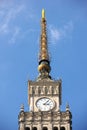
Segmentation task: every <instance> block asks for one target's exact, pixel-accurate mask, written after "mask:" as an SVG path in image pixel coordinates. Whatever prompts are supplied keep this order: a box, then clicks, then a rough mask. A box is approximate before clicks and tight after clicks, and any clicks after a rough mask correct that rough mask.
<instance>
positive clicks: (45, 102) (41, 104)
mask: <svg viewBox="0 0 87 130" xmlns="http://www.w3.org/2000/svg"><path fill="white" fill-rule="evenodd" d="M36 106H37V107H38V109H40V110H41V111H49V110H51V109H53V108H54V106H55V102H54V101H52V100H51V99H49V98H45V97H44V98H40V99H39V100H37V102H36Z"/></svg>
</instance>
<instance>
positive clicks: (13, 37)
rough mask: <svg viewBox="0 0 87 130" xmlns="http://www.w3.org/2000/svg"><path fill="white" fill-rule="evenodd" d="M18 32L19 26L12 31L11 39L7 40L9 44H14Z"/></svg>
mask: <svg viewBox="0 0 87 130" xmlns="http://www.w3.org/2000/svg"><path fill="white" fill-rule="evenodd" d="M19 34H20V28H19V27H15V29H14V33H13V35H12V37H11V39H10V40H9V43H10V44H14V43H15V42H16V40H17V38H18V36H19Z"/></svg>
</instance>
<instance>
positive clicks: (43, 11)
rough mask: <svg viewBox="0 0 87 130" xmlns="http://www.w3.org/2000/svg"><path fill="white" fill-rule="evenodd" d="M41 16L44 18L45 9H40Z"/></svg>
mask: <svg viewBox="0 0 87 130" xmlns="http://www.w3.org/2000/svg"><path fill="white" fill-rule="evenodd" d="M42 18H45V10H44V9H42Z"/></svg>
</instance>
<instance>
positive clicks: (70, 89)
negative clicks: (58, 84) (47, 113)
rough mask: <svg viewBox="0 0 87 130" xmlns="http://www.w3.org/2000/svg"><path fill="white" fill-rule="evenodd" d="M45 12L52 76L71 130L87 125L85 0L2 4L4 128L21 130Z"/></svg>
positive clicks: (0, 109) (0, 106) (0, 108)
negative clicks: (20, 118)
mask: <svg viewBox="0 0 87 130" xmlns="http://www.w3.org/2000/svg"><path fill="white" fill-rule="evenodd" d="M42 8H44V9H45V11H46V18H47V33H48V43H49V52H50V55H51V68H52V70H51V76H52V77H53V79H60V78H61V79H62V106H61V109H62V110H63V111H65V106H66V103H67V102H68V103H69V105H70V110H71V112H72V115H73V119H72V121H73V124H72V126H73V130H85V129H86V127H87V122H86V118H87V111H86V109H87V2H86V0H51V1H50V0H44V1H41V0H38V1H36V0H19V1H18V0H0V130H6V129H7V130H17V129H18V113H19V111H20V105H21V104H22V103H24V105H25V111H28V109H29V107H28V101H27V99H28V98H27V81H28V80H29V79H30V80H35V79H36V78H37V76H38V71H37V66H38V52H39V39H40V29H41V28H40V20H41V10H42Z"/></svg>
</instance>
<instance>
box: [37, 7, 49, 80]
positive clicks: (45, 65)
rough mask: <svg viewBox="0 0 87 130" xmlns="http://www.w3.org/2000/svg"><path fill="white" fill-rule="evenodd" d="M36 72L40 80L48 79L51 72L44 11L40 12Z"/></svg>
mask: <svg viewBox="0 0 87 130" xmlns="http://www.w3.org/2000/svg"><path fill="white" fill-rule="evenodd" d="M38 70H39V72H40V75H41V77H42V78H44V77H49V72H50V70H51V67H50V58H49V53H48V43H47V32H46V18H45V10H44V9H43V10H42V18H41V37H40V52H39V65H38Z"/></svg>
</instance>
